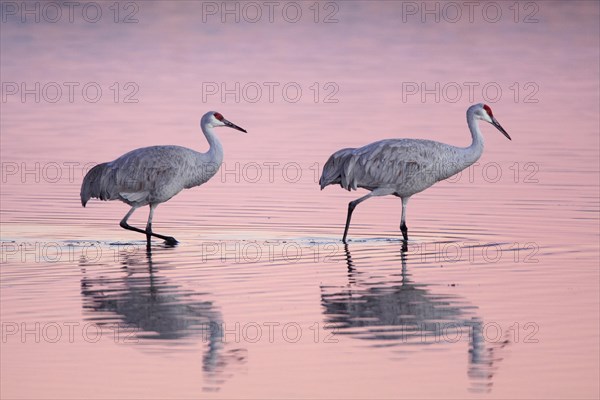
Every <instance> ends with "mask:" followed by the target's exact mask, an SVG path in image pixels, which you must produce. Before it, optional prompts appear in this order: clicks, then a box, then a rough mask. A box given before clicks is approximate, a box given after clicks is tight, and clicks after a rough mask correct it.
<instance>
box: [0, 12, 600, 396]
mask: <svg viewBox="0 0 600 400" xmlns="http://www.w3.org/2000/svg"><path fill="white" fill-rule="evenodd" d="M9 3H10V2H3V3H2V7H3V8H2V13H3V14H2V18H3V19H2V22H1V24H0V29H1V31H0V33H1V34H0V45H1V55H2V57H1V61H0V67H1V71H0V74H1V81H2V85H3V86H2V102H1V103H0V105H1V118H0V130H1V149H0V156H1V162H2V191H1V208H0V216H1V218H2V242H1V243H2V264H1V267H0V268H1V270H0V271H1V274H2V275H1V288H2V290H1V292H0V298H1V317H2V342H1V347H2V351H1V353H0V360H1V369H2V374H1V375H2V376H1V384H0V388H1V389H0V391H1V392H0V393H1V395H2V398H81V397H90V398H198V397H208V398H282V397H285V398H292V397H293V398H313V397H318V398H418V397H422V398H464V397H472V398H482V397H484V398H509V397H515V398H598V396H599V395H600V393H599V386H598V374H599V372H600V367H599V351H600V349H599V339H600V337H599V318H598V315H599V311H600V307H599V289H598V287H599V283H600V281H599V273H598V258H599V250H598V243H599V238H600V234H599V222H598V221H599V218H598V216H599V215H598V212H599V196H600V193H599V170H600V165H599V137H600V135H599V133H600V127H599V120H600V118H599V114H598V110H599V108H600V102H599V97H600V96H599V81H600V80H599V78H598V76H599V45H600V44H599V39H598V38H599V37H600V31H599V22H598V21H599V16H600V15H599V14H600V13H599V6H598V3H597V2H521V3H513V2H491V3H490V2H481V3H479V2H476V3H477V7H476V8H475V14H474V19H473V21H472V22H471V21H469V16H468V13H467V10H466V8H463V9H462V12H463V14H462V16H461V18H455V15H454V14H451V12H452V10H451V9H450V8H448V6H445V5H444V4H447V3H435V2H430V3H422V2H416V3H415V2H378V1H374V2H322V3H310V2H302V3H298V4H299V7H300V8H301V10H302V15H301V17H300V18H299V21H298V22H290V21H289V16H288V20H286V19H285V18H284V17H283V16H282V14H281V13H279V12H275V14H274V16H273V22H270V21H269V19H268V15H267V9H266V8H264V7H263V9H262V12H263V14H262V18H261V19H258V20H257V21H256V22H251V21H250V20H252V19H255V18H254V14H243V12H247V13H251V12H252V9H251V8H249V7H254V6H253V5H252V4H259V5H260V4H261V3H247V2H246V3H244V2H242V3H236V2H232V3H230V4H231V7H234V5H235V4H237V6H238V7H239V10H240V13H242V14H240V20H239V22H236V21H235V19H234V16H233V15H229V16H227V15H225V17H224V18H225V21H224V22H223V21H222V20H221V17H222V10H221V9H220V7H221V4H222V3H220V2H218V3H212V2H204V3H203V2H160V1H159V2H130V3H125V2H123V3H117V5H118V7H119V10H120V13H119V16H118V20H119V22H118V23H115V22H114V17H115V14H114V8H109V7H111V5H112V4H113V3H98V4H99V5H100V7H101V8H102V11H103V14H102V17H101V18H100V19H99V20H98V22H95V23H92V22H89V21H87V20H86V19H85V18H83V17H82V16H81V14H80V13H78V12H79V11H81V10H76V11H75V14H74V21H73V22H72V23H71V22H70V21H69V19H68V13H67V10H66V9H63V14H62V17H61V18H60V20H59V21H57V22H50V21H48V19H52V18H54V17H53V15H54V14H40V16H41V17H40V21H39V22H37V23H36V22H35V20H33V19H32V18H33V17H32V16H31V15H26V17H27V18H29V19H27V18H26V21H25V22H23V21H22V20H21V15H20V14H19V12H20V11H21V10H20V7H22V5H21V4H22V3H20V2H19V3H10V4H16V6H15V7H16V10H17V11H16V12H17V14H16V15H12V12H13V8H10V7H12V6H8V5H7V4H9ZM249 4H251V5H249ZM294 4H296V3H294ZM315 4H317V6H315ZM436 4H437V6H436ZM456 4H459V5H460V3H456ZM215 5H216V6H215ZM26 6H27V7H30V9H34V7H36V6H35V3H27V5H26ZM213 6H215V7H217V11H216V14H214V15H213V14H212V13H208V10H213V9H212V8H209V9H207V8H206V7H213ZM284 6H287V7H295V6H294V5H290V3H289V2H282V3H281V5H280V6H278V7H281V9H283V8H284ZM413 6H414V7H417V9H416V10H417V11H416V12H417V14H413V11H414V9H413V8H411V7H413ZM7 7H9V8H7ZM39 7H42V5H40V6H39ZM82 7H83V6H82ZM311 7H312V8H311ZM315 7H317V8H318V10H319V14H318V16H316V14H315ZM421 7H428V9H432V10H435V9H436V8H435V7H438V9H439V10H440V14H439V17H440V20H439V22H436V20H435V15H433V14H432V15H429V14H421V12H422V11H423V10H422V9H421ZM490 7H492V8H493V7H500V9H501V12H502V15H501V16H500V17H499V20H498V21H497V22H491V20H492V18H490V15H493V12H492V11H493V10H492V9H491V8H490ZM510 7H512V8H510ZM483 9H486V10H488V9H489V10H488V11H489V13H490V14H486V16H485V17H484V16H483V15H482V14H481V10H483ZM43 10H44V9H42V8H40V13H42V12H43ZM243 10H246V11H243ZM277 10H279V9H277ZM277 10H276V11H277ZM444 10H445V11H444ZM515 10H518V15H517V17H515V15H516V14H515V12H516V11H515ZM279 11H281V10H279ZM46 12H47V13H51V12H52V10H51V9H47V10H46ZM90 12H91V11H90ZM289 12H290V13H292V10H291V9H290V10H289ZM130 13H132V14H131V15H130ZM127 15H130V16H131V18H135V19H137V22H132V23H123V19H124V18H126V16H127ZM290 15H291V14H290ZM44 17H46V18H44ZM315 18H317V22H315ZM423 18H424V20H423ZM515 18H516V19H517V20H516V22H515ZM88 19H89V18H88ZM325 20H327V21H328V22H327V23H326V22H325ZM455 20H456V21H455ZM36 82H40V88H43V87H47V90H48V91H47V92H45V93H44V92H43V90H42V89H40V93H39V96H40V101H39V102H36V101H35V95H34V94H29V95H25V97H24V98H22V97H21V94H20V93H16V94H12V92H11V90H12V89H14V85H13V84H16V85H17V87H18V88H19V90H20V89H21V85H22V84H25V87H26V88H29V89H31V88H35V84H36ZM68 82H73V84H70V85H75V83H76V84H77V85H76V86H74V87H75V88H76V89H75V91H74V98H73V101H70V99H69V98H68V92H67V89H66V88H67V86H66V85H65V83H68ZM53 83H56V84H57V85H58V86H60V87H62V88H63V93H62V96H61V97H60V98H59V99H58V100H57V101H56V102H52V101H49V99H50V100H52V99H54V98H55V93H54V92H53V91H52V90H54V89H53V87H54V86H53V85H54V84H53ZM90 83H93V85H94V87H98V86H99V87H100V88H101V89H102V95H101V96H100V98H99V99H98V101H97V102H92V101H90V100H89V98H87V99H86V98H85V97H84V95H83V94H82V92H81V89H82V88H83V87H84V85H86V84H90ZM115 84H116V86H115ZM236 84H239V88H240V90H239V91H238V92H237V93H234V94H231V93H230V94H229V95H226V96H225V97H224V98H222V97H221V93H220V92H219V93H217V94H210V93H211V92H210V91H208V90H210V89H214V88H215V87H217V88H218V89H219V91H220V90H221V88H222V86H221V85H224V87H225V88H226V89H229V90H231V89H233V90H234V92H235V88H236ZM286 84H287V85H288V86H290V87H292V88H291V89H289V90H290V91H289V92H288V94H287V95H288V97H285V96H286V95H284V94H283V93H282V92H281V91H280V90H279V89H281V88H283V87H284V86H285V85H286ZM436 84H439V88H440V89H439V91H436V89H435V88H436ZM48 85H49V86H48ZM215 85H216V86H215ZM269 85H270V86H269ZM422 85H424V86H423V87H424V88H425V89H429V90H432V89H433V92H428V93H429V94H423V93H422V92H421V88H422ZM256 87H260V88H261V90H262V95H261V96H260V97H259V98H256V93H255V92H254V91H253V90H255V88H256ZM269 87H273V88H275V89H276V90H275V91H274V95H273V96H274V97H273V98H272V99H270V98H269V93H268V90H269V89H268V88H269ZM297 87H300V88H301V91H302V92H301V94H300V95H299V97H298V99H297V101H295V102H294V101H291V100H290V97H289V96H293V94H294V93H295V92H294V88H297ZM415 87H416V88H418V90H419V91H418V92H417V93H413V92H411V90H414V88H415ZM457 87H458V88H459V89H460V90H461V91H462V93H461V94H460V95H458V94H457V93H458V92H456V88H457ZM484 87H486V88H489V91H488V92H483V88H484ZM117 88H118V90H119V92H118V93H117V92H116V90H117ZM244 88H245V89H244ZM317 88H318V92H317ZM469 88H473V93H472V98H470V93H469ZM495 88H500V90H501V95H500V94H499V95H497V96H496V95H495V91H494V90H495ZM244 90H246V91H245V92H244ZM90 93H91V92H90ZM236 94H237V95H238V97H239V98H237V99H236V97H235V96H236ZM422 95H423V97H422ZM436 95H437V96H438V98H436ZM115 96H116V97H115ZM128 96H129V97H128ZM115 100H116V101H115ZM134 100H137V101H134ZM476 102H486V103H487V104H489V105H490V106H491V107H492V109H493V110H494V114H495V116H496V117H497V118H498V120H499V121H500V122H501V124H502V125H503V126H504V128H505V129H506V130H507V131H508V132H509V133H510V135H511V136H512V138H513V140H512V141H508V140H506V139H505V138H504V137H503V136H502V135H501V134H499V132H497V131H496V130H495V129H494V128H493V127H491V126H488V125H485V126H483V127H482V129H483V131H484V136H485V140H486V143H485V146H486V148H485V152H484V154H483V156H482V158H481V159H480V160H479V164H478V165H475V166H474V167H473V168H471V169H469V170H468V171H464V172H463V174H461V175H460V176H458V177H455V178H453V179H452V180H449V181H446V182H441V183H439V184H438V185H436V186H434V187H433V188H431V189H429V190H427V191H426V192H423V193H421V194H418V195H416V196H414V197H413V198H412V199H411V202H410V204H409V208H408V225H409V229H410V234H411V241H410V243H409V247H408V249H406V251H402V249H401V243H400V241H399V237H400V235H399V231H398V225H399V219H400V208H401V207H400V202H399V200H398V199H395V198H379V199H373V200H369V201H367V202H365V203H363V204H361V205H360V206H359V207H358V208H357V210H356V212H355V214H354V217H353V224H352V226H351V228H350V239H351V241H350V243H349V245H348V246H347V247H344V245H343V244H342V243H341V241H340V238H341V234H342V230H343V222H344V221H345V216H346V209H347V203H348V202H349V201H350V200H353V199H355V198H357V197H359V196H362V195H363V192H362V191H361V192H360V193H358V192H354V193H348V192H345V191H343V190H341V189H340V188H335V187H328V188H326V189H325V190H324V191H322V192H321V191H320V190H319V186H318V184H317V181H318V176H319V173H320V171H321V168H322V166H323V164H324V162H325V161H326V159H327V157H328V156H329V155H330V154H331V153H332V152H333V151H335V150H337V149H340V148H343V147H357V146H362V145H364V144H367V143H370V142H372V141H375V140H379V139H384V138H394V137H408V138H428V139H433V140H438V141H441V142H445V143H450V144H455V145H463V146H466V145H468V144H469V143H470V136H469V133H468V129H467V126H466V123H465V111H466V109H467V108H468V106H469V105H470V104H472V103H476ZM208 110H217V111H219V112H222V113H223V114H224V115H225V117H226V118H228V119H230V120H231V121H232V122H234V123H236V124H238V125H240V126H242V127H244V128H246V129H247V130H248V134H241V133H239V132H237V131H233V130H225V129H222V130H220V131H218V132H219V134H220V139H221V141H222V143H223V147H224V149H225V161H224V164H223V166H222V168H221V171H220V173H218V174H217V175H216V176H215V177H214V178H213V179H212V180H211V181H210V182H208V183H207V184H205V185H203V186H202V187H201V188H194V189H192V190H187V191H184V192H182V193H181V194H179V195H178V196H177V197H175V198H173V199H172V200H170V201H169V202H168V203H165V204H163V205H161V206H160V207H158V209H157V211H156V214H155V221H154V229H155V230H156V231H158V232H161V233H165V234H169V235H173V236H175V237H176V238H177V239H178V240H179V241H180V242H181V244H180V245H179V246H178V247H175V248H166V247H163V246H162V245H161V244H160V243H159V242H156V246H155V249H154V251H153V253H152V255H151V256H148V255H147V254H146V253H145V251H144V250H143V244H144V242H143V240H142V239H143V238H142V237H141V236H140V235H138V234H136V233H133V232H128V231H125V230H122V229H121V228H119V226H118V221H119V220H120V218H122V216H123V215H124V214H125V213H126V212H127V209H128V208H127V206H125V205H123V204H122V203H117V202H112V203H101V202H99V201H91V202H90V203H89V204H88V206H87V207H86V208H82V207H81V205H80V200H79V188H80V184H81V180H82V178H83V175H84V173H85V172H86V171H87V170H88V169H89V167H90V166H91V165H94V164H96V163H98V162H103V161H109V160H112V159H114V158H116V157H118V156H119V155H121V154H123V153H124V152H126V151H128V150H131V149H133V148H137V147H142V146H147V145H154V144H178V145H183V146H187V147H191V148H194V149H197V150H200V151H204V150H206V149H207V144H206V141H205V139H204V137H203V136H202V133H201V131H200V127H199V119H200V117H201V116H202V114H204V112H206V111H208ZM146 212H147V211H146V210H140V211H138V212H137V213H136V214H135V215H134V217H133V218H132V220H131V222H132V223H133V224H135V225H139V226H143V224H144V223H145V218H146V215H147V214H146ZM36 324H38V325H36ZM211 324H212V325H211ZM223 324H224V325H225V326H226V327H227V328H228V329H229V331H228V332H229V333H227V334H223V333H222V332H218V331H215V330H213V331H210V329H208V330H207V329H205V328H207V327H210V326H216V325H223ZM286 324H287V325H286ZM435 324H440V325H438V326H442V327H445V328H448V330H447V332H446V333H447V334H448V336H447V337H445V338H443V339H440V340H432V339H431V337H428V335H431V331H428V330H427V327H431V326H435ZM57 325H58V326H59V327H60V328H61V332H62V335H59V337H58V338H57V339H56V340H51V339H52V338H53V337H54V336H53V333H52V332H54V331H52V330H53V329H56V326H57ZM38 326H39V328H37V327H38ZM68 326H73V329H74V331H73V332H74V336H73V338H72V339H73V340H70V337H69V335H68V334H67V333H68ZM85 326H89V329H90V332H87V333H86V332H84V331H83V330H84V327H85ZM257 326H258V327H260V331H257V329H258V328H257ZM269 326H271V327H272V329H273V332H272V334H273V335H272V337H271V336H270V335H269V329H270V328H269ZM115 327H118V328H120V329H121V331H119V332H118V333H115ZM236 327H239V328H236ZM284 327H287V328H286V329H290V330H289V331H285V329H284ZM474 327H475V328H474ZM481 327H486V329H487V331H486V335H483V336H478V335H477V334H473V330H475V331H477V329H478V328H481ZM15 329H16V330H15ZM24 329H29V330H30V332H34V333H29V334H24V333H23V330H24ZM36 329H37V332H38V333H37V334H38V336H39V337H38V336H36V333H35V332H36ZM236 329H239V330H238V331H237V336H236ZM298 329H299V331H300V332H301V333H302V335H301V337H299V338H298V339H297V340H296V339H295V337H293V332H294V330H298ZM495 329H497V335H496V334H495V332H496V331H495ZM94 332H100V336H99V337H98V340H97V341H95V339H94V338H93V337H90V336H93V333H94ZM255 332H260V335H258V336H256V335H255ZM453 334H454V336H452V335H453ZM23 335H24V336H23ZM37 339H39V340H37ZM92 339H94V340H92ZM128 339H131V340H128ZM271 339H272V340H271ZM454 339H456V340H454Z"/></svg>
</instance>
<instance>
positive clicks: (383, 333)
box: [321, 242, 509, 392]
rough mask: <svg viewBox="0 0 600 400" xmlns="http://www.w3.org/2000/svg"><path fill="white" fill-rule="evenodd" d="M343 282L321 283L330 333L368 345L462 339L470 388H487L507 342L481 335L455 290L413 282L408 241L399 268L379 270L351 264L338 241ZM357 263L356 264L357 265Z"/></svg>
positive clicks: (471, 311) (478, 322)
mask: <svg viewBox="0 0 600 400" xmlns="http://www.w3.org/2000/svg"><path fill="white" fill-rule="evenodd" d="M344 250H345V257H346V262H347V265H348V284H347V286H343V287H332V286H321V302H322V306H323V308H324V311H323V312H324V314H325V317H326V321H325V323H326V324H327V325H328V326H329V327H331V328H332V329H334V330H335V332H336V334H340V335H348V336H351V337H353V338H357V339H362V340H370V341H373V346H374V347H383V346H385V347H394V346H397V347H398V349H399V350H400V351H402V350H403V349H405V348H406V346H411V345H412V346H428V345H436V344H440V343H454V342H459V341H464V340H463V338H464V337H467V338H468V349H465V351H466V352H468V371H467V375H468V377H469V379H470V381H471V387H470V388H469V389H470V390H471V391H475V392H489V391H491V388H492V384H493V377H494V374H495V372H496V370H497V368H498V363H499V361H500V360H501V358H500V356H499V354H498V352H499V351H500V350H501V349H502V348H504V347H505V346H506V345H507V344H508V343H509V341H508V340H507V339H506V338H501V339H500V340H494V341H493V342H491V341H490V340H487V341H486V339H485V336H484V333H483V332H484V331H485V330H484V329H483V328H484V325H485V324H484V321H483V320H482V319H481V318H480V317H479V316H477V313H476V311H477V307H475V306H473V305H470V304H468V302H467V301H466V300H464V299H462V298H461V297H460V296H457V295H446V294H438V293H434V292H433V291H432V290H431V289H430V288H429V287H428V286H427V285H426V284H419V283H415V282H413V281H412V280H411V279H410V274H409V273H408V272H407V264H408V258H409V257H410V254H409V252H408V245H407V243H406V242H404V243H403V244H402V249H401V251H400V257H399V258H400V261H401V265H402V270H401V271H402V272H401V273H393V274H391V276H390V275H385V274H382V273H381V272H382V271H381V269H379V270H377V271H376V272H375V271H373V269H372V268H370V269H371V273H369V269H367V268H365V267H368V266H367V265H361V264H366V263H367V261H364V263H363V260H361V261H360V262H359V263H356V261H355V260H353V258H352V254H351V252H350V248H349V246H348V244H345V245H344ZM357 264H358V265H357Z"/></svg>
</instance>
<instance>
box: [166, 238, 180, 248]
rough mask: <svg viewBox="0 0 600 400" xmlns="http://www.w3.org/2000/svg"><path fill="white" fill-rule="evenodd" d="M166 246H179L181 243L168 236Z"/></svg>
mask: <svg viewBox="0 0 600 400" xmlns="http://www.w3.org/2000/svg"><path fill="white" fill-rule="evenodd" d="M165 244H166V245H167V246H177V245H178V244H179V242H178V241H177V239H175V238H174V237H172V236H167V237H165Z"/></svg>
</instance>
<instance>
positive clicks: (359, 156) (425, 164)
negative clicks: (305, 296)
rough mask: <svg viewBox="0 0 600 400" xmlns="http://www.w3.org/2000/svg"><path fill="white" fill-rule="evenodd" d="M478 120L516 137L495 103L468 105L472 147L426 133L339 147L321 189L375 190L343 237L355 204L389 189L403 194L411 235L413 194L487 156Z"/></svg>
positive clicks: (327, 165) (389, 192) (403, 227)
mask: <svg viewBox="0 0 600 400" xmlns="http://www.w3.org/2000/svg"><path fill="white" fill-rule="evenodd" d="M478 120H484V121H486V122H489V123H491V124H493V125H494V126H496V128H498V129H499V130H500V131H501V132H502V133H503V134H504V135H505V136H506V137H507V138H509V139H510V136H508V134H507V133H506V131H505V130H504V129H503V128H502V126H500V124H499V123H498V121H496V119H495V118H494V117H493V114H492V110H491V109H490V108H489V106H487V105H484V104H475V105H473V106H471V107H469V109H468V110H467V122H468V124H469V128H470V130H471V135H472V138H473V142H472V144H471V146H469V147H466V148H463V147H455V146H451V145H448V144H444V143H440V142H434V141H431V140H421V139H387V140H381V141H378V142H375V143H371V144H369V145H366V146H364V147H360V148H346V149H342V150H339V151H336V152H335V153H333V154H332V155H331V156H330V157H329V159H328V160H327V162H326V163H325V166H324V167H323V173H322V175H321V179H320V180H319V184H320V186H321V189H324V188H325V187H326V186H328V185H335V184H339V185H340V186H341V187H342V188H344V189H346V190H348V191H351V190H356V189H358V188H363V189H367V190H370V191H371V193H369V194H367V195H366V196H363V197H361V198H359V199H357V200H354V201H352V202H350V204H349V205H348V216H347V219H346V228H345V231H344V237H343V240H344V241H345V240H346V236H347V234H348V226H349V224H350V219H351V216H352V212H353V210H354V208H355V207H356V206H357V205H358V204H359V203H361V202H362V201H364V200H366V199H368V198H369V197H371V196H385V195H395V196H398V197H400V198H402V222H401V226H400V229H401V231H402V233H403V237H404V239H405V240H408V234H407V232H408V230H407V228H406V222H405V214H406V204H407V202H408V199H409V198H410V196H412V195H413V194H415V193H419V192H421V191H423V190H425V189H427V188H428V187H430V186H432V185H433V184H435V183H436V182H439V181H442V180H444V179H447V178H449V177H451V176H452V175H454V174H456V173H458V172H460V171H462V170H463V169H465V168H467V167H468V166H469V165H471V164H473V163H474V162H475V161H477V160H478V159H479V157H480V156H481V154H482V152H483V137H482V136H481V132H480V131H479V126H478V123H477V121H478Z"/></svg>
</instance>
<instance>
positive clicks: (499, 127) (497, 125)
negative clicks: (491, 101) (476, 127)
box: [492, 117, 512, 140]
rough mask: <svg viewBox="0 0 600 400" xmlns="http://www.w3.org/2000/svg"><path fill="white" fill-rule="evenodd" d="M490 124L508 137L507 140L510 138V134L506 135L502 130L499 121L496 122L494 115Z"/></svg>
mask: <svg viewBox="0 0 600 400" xmlns="http://www.w3.org/2000/svg"><path fill="white" fill-rule="evenodd" d="M492 125H494V126H495V127H496V128H497V129H498V130H499V131H500V132H502V134H503V135H504V136H506V137H507V138H508V140H512V139H511V138H510V136H509V135H508V133H507V132H506V131H505V130H504V128H503V127H502V125H500V122H498V120H497V119H496V118H494V117H492Z"/></svg>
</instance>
